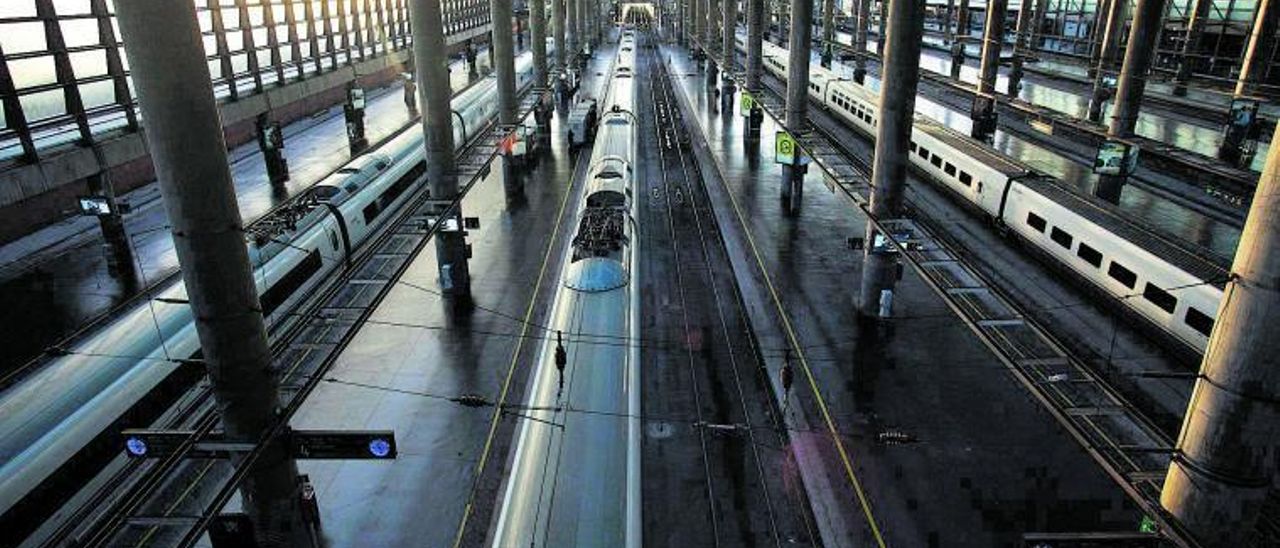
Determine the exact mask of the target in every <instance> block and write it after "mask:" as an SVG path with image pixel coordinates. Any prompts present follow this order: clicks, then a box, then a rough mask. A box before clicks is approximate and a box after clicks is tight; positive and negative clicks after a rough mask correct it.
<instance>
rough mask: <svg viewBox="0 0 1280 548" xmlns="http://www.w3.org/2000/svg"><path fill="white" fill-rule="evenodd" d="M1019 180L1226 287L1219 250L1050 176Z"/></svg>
mask: <svg viewBox="0 0 1280 548" xmlns="http://www.w3.org/2000/svg"><path fill="white" fill-rule="evenodd" d="M1018 182H1019V183H1021V184H1022V185H1024V186H1026V187H1027V188H1030V189H1031V190H1034V191H1035V192H1036V193H1038V194H1040V195H1041V196H1044V197H1045V198H1048V199H1050V200H1053V201H1054V202H1055V203H1057V204H1058V205H1061V206H1063V207H1065V208H1067V209H1070V210H1071V211H1072V212H1075V213H1076V214H1078V215H1080V216H1081V217H1084V218H1085V219H1087V220H1089V221H1090V222H1092V223H1094V224H1096V225H1098V226H1101V227H1103V228H1105V229H1107V231H1109V232H1111V233H1112V234H1115V235H1117V236H1119V237H1121V238H1124V239H1125V240H1126V241H1128V242H1129V243H1132V244H1134V245H1136V246H1138V247H1140V248H1142V249H1144V250H1146V251H1148V252H1150V253H1152V254H1154V255H1155V256H1157V257H1160V258H1161V259H1164V260H1165V261H1168V263H1169V264H1171V265H1173V266H1175V267H1178V268H1179V269H1180V270H1182V271H1183V272H1186V273H1187V274H1191V275H1192V276H1195V277H1197V278H1199V279H1201V280H1207V281H1211V282H1212V284H1213V286H1214V287H1218V288H1223V287H1226V277H1227V273H1228V272H1230V269H1231V265H1230V263H1229V262H1228V261H1227V260H1226V259H1223V258H1222V257H1219V256H1218V255H1217V254H1215V253H1213V252H1211V251H1209V250H1207V249H1204V248H1202V247H1200V246H1198V245H1196V244H1194V243H1191V242H1184V241H1175V240H1173V239H1172V238H1171V237H1168V236H1163V235H1161V234H1157V233H1156V232H1154V231H1152V230H1151V229H1149V228H1146V227H1143V226H1141V225H1139V224H1137V223H1134V222H1132V221H1130V220H1129V219H1127V218H1126V217H1124V216H1123V214H1122V213H1121V212H1120V211H1118V210H1117V209H1116V207H1115V206H1114V205H1111V204H1109V203H1106V202H1103V201H1102V200H1100V199H1098V198H1095V197H1092V196H1083V195H1081V194H1080V193H1079V192H1076V191H1073V190H1071V189H1067V188H1064V187H1063V186H1062V185H1061V184H1060V183H1058V182H1057V181H1056V180H1054V179H1052V178H1050V177H1047V176H1036V177H1028V178H1026V179H1022V180H1019V181H1018Z"/></svg>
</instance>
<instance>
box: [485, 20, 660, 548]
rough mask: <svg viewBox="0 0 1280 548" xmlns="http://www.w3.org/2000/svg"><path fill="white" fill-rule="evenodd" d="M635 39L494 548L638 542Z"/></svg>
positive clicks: (618, 79) (597, 151) (616, 77)
mask: <svg viewBox="0 0 1280 548" xmlns="http://www.w3.org/2000/svg"><path fill="white" fill-rule="evenodd" d="M636 46H637V42H636V38H635V36H634V33H633V32H632V31H624V33H623V36H622V37H621V39H620V41H619V44H618V52H617V56H616V58H615V59H614V67H613V70H612V71H611V72H610V73H609V74H610V78H609V80H608V86H609V88H608V90H607V95H608V96H607V98H606V100H605V101H604V102H603V103H602V105H603V108H602V110H601V112H602V113H603V114H602V116H601V120H600V124H599V130H598V132H597V135H596V140H595V146H594V147H593V148H592V151H591V158H590V163H589V164H588V165H589V167H588V168H587V181H586V183H585V187H584V190H583V195H584V198H583V200H582V201H581V203H580V204H579V209H578V211H579V213H578V227H577V231H576V232H575V234H574V236H573V240H572V242H571V247H570V249H569V250H568V252H567V254H566V257H565V266H564V268H563V270H562V271H561V274H560V278H559V280H560V286H559V288H558V289H557V291H556V293H555V300H554V303H553V304H552V308H551V315H550V320H549V324H548V327H549V329H548V331H547V332H546V333H545V334H544V335H545V336H546V337H547V338H546V340H545V342H544V344H543V345H542V348H541V350H540V352H539V353H538V359H537V361H536V362H535V365H534V371H533V381H532V382H533V384H532V385H530V391H529V396H528V398H527V401H526V404H527V406H528V407H527V409H529V411H525V412H524V413H525V416H524V418H521V419H519V421H520V422H519V424H518V425H517V427H516V434H515V435H516V445H515V453H514V455H513V457H512V468H511V472H510V474H509V475H508V476H507V480H506V485H505V489H504V495H503V499H502V506H501V509H500V510H499V512H498V514H497V518H496V519H497V525H496V527H495V528H494V529H493V537H492V545H493V546H495V547H500V548H507V547H511V546H523V547H538V548H542V547H559V546H617V547H624V546H625V547H639V546H640V536H641V534H640V420H639V412H640V392H639V391H640V371H639V367H640V350H639V345H638V344H634V343H632V342H631V341H636V340H638V338H637V337H638V335H639V324H638V321H639V284H638V283H637V278H636V276H637V273H638V270H637V265H638V263H637V253H636V250H635V247H634V246H635V245H636V244H637V243H638V242H639V238H638V227H637V226H636V210H635V208H636V205H635V191H634V186H635V176H636V175H637V173H638V169H637V164H636V162H637V160H638V158H639V157H638V146H639V143H638V141H637V139H638V138H639V136H638V132H639V127H638V125H639V121H638V120H637V119H636V117H635V115H634V114H633V112H634V105H635V104H636V97H635V95H636V89H637V84H636V81H635V78H636V74H635V70H636V53H637V50H636ZM558 339H559V341H563V342H558ZM560 358H562V359H560ZM558 363H559V364H563V369H558V367H557V365H558ZM552 409H559V410H558V411H555V410H552ZM584 410H589V412H585V413H584V412H581V411H584Z"/></svg>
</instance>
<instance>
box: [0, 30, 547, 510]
mask: <svg viewBox="0 0 1280 548" xmlns="http://www.w3.org/2000/svg"><path fill="white" fill-rule="evenodd" d="M548 47H551V44H548ZM516 79H517V82H516V86H517V89H520V88H522V87H524V86H525V85H527V84H528V83H529V82H531V81H532V79H533V60H532V54H529V53H525V54H524V55H522V56H520V57H519V58H518V59H517V61H516ZM496 97H497V80H496V78H495V77H493V76H490V77H488V78H486V79H485V80H482V81H480V82H477V83H476V84H474V85H472V86H471V87H469V88H468V89H467V90H465V91H463V92H462V93H460V94H458V95H456V96H455V97H454V98H453V99H452V102H451V105H452V107H453V115H454V119H455V120H454V125H453V137H454V143H455V144H456V145H457V146H458V147H462V146H463V145H465V144H466V143H467V141H468V140H469V139H471V138H472V137H474V133H475V132H476V131H477V130H478V129H480V128H483V127H485V126H486V125H487V124H488V123H489V121H491V120H493V119H494V116H495V114H496V112H497V101H496ZM422 141H423V136H422V132H421V131H416V130H415V128H410V129H409V130H406V131H403V132H402V133H401V134H400V135H398V136H396V137H395V138H393V139H391V140H390V141H389V142H387V143H385V144H383V145H382V146H380V147H378V148H377V149H376V150H374V151H371V152H369V153H366V154H364V155H362V156H359V157H357V158H355V159H353V160H352V161H351V162H350V163H348V164H347V165H346V166H344V167H342V168H341V169H339V170H337V171H336V172H335V173H333V174H331V175H329V176H328V177H326V178H325V179H323V180H321V181H320V182H319V183H318V184H316V185H315V186H314V187H313V188H312V189H311V190H310V191H309V192H308V194H306V195H305V196H303V197H302V198H301V199H299V200H296V201H295V202H292V203H291V205H289V206H286V208H284V209H282V210H278V212H279V213H280V214H281V215H284V216H286V217H289V218H288V219H287V220H286V221H285V222H281V223H279V224H278V225H277V226H271V223H267V222H264V223H256V224H255V225H254V226H251V227H250V228H249V229H248V230H247V231H246V240H247V245H248V247H249V254H250V261H251V262H252V264H253V265H254V272H253V276H254V280H255V282H256V284H257V289H258V294H259V297H260V302H261V305H262V309H263V314H264V315H265V316H266V319H267V322H268V325H270V326H273V327H279V326H281V325H283V322H284V321H285V320H286V319H287V318H289V315H290V311H291V310H292V309H293V308H294V307H295V306H296V305H297V304H298V301H300V300H302V299H303V296H304V295H306V294H308V293H309V292H310V291H311V290H312V289H313V288H315V287H316V286H317V285H318V284H319V283H321V281H322V280H324V279H326V278H327V277H328V276H327V275H328V274H329V273H330V272H332V271H334V270H335V269H337V268H339V267H340V266H341V265H342V264H343V263H344V262H345V260H346V259H347V258H348V257H349V255H350V254H351V252H352V249H353V248H355V247H358V246H360V245H361V244H362V243H363V242H364V241H365V240H366V239H367V238H369V236H370V235H371V234H374V233H376V232H377V228H378V227H379V226H380V225H381V224H383V223H385V222H386V221H387V219H389V218H391V217H392V215H391V214H390V212H392V211H394V210H395V209H397V208H398V207H399V206H400V205H401V204H402V203H403V202H404V201H406V200H407V198H408V197H409V196H411V195H413V194H414V193H415V192H416V191H417V190H418V188H420V186H421V185H422V184H424V177H423V173H424V172H425V169H426V158H425V152H424V150H423V143H422ZM326 203H327V204H328V205H326ZM329 206H334V207H329ZM185 303H186V290H185V288H184V286H183V284H181V283H177V282H175V283H172V284H170V285H168V286H167V287H165V288H163V289H159V290H157V291H156V292H155V293H154V294H153V295H152V298H151V299H150V300H149V301H144V302H141V303H139V304H137V305H135V306H134V307H133V308H132V309H130V310H127V311H125V312H123V313H122V314H121V315H120V316H119V317H118V318H116V319H115V320H114V321H113V322H112V323H111V324H110V325H107V326H105V327H103V328H101V329H99V330H97V331H96V332H94V333H92V334H91V335H89V336H87V337H83V338H82V339H81V340H78V341H75V342H73V343H70V344H68V346H66V347H65V351H63V352H60V354H62V355H60V356H57V357H54V358H52V359H49V360H48V361H47V362H46V363H43V364H40V368H39V370H38V371H37V372H36V373H34V374H32V375H31V376H30V377H29V378H26V379H24V380H22V381H21V382H20V383H19V384H17V385H15V386H13V387H10V388H9V389H7V390H6V391H5V392H4V393H3V394H0V514H3V515H5V520H6V521H7V520H8V519H10V518H11V517H12V516H9V515H7V513H8V512H9V511H10V509H12V508H13V507H14V505H15V504H17V503H19V502H20V501H21V500H22V499H23V498H24V497H25V496H26V495H27V494H28V493H30V492H31V491H32V490H33V489H35V488H36V487H37V486H39V485H41V483H42V482H45V480H46V479H48V478H50V476H51V475H52V474H54V473H55V472H56V471H58V470H59V468H60V467H63V466H64V464H66V463H67V462H68V460H69V459H71V458H72V456H74V455H76V454H77V453H79V452H80V451H81V450H82V449H84V448H85V447H86V445H88V444H90V443H91V442H94V441H95V440H99V439H101V438H100V436H110V435H114V434H115V433H117V432H118V430H119V429H120V428H121V425H120V424H118V423H117V421H119V420H120V418H121V417H123V416H125V414H126V412H128V411H129V410H130V409H131V408H133V407H134V405H135V404H136V403H138V402H139V401H141V400H143V399H144V397H146V396H147V395H148V394H149V393H151V391H152V390H153V389H155V388H156V387H157V386H158V385H160V384H161V383H162V382H164V381H165V379H166V378H168V377H170V375H172V374H174V373H175V371H177V370H178V369H179V368H180V367H190V366H184V365H179V363H178V360H185V359H188V358H191V357H192V356H194V355H195V354H196V353H197V352H198V351H199V344H200V343H199V340H198V338H197V336H196V331H195V326H194V323H193V322H192V320H191V313H190V308H189V307H188V306H187V305H186V304H185ZM197 367H199V366H198V365H197ZM132 426H138V425H132ZM99 443H100V442H99Z"/></svg>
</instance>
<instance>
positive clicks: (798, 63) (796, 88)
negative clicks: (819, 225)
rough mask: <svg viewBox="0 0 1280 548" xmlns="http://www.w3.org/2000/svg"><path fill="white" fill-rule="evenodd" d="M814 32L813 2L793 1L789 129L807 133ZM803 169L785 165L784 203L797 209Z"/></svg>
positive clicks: (788, 68)
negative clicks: (810, 63)
mask: <svg viewBox="0 0 1280 548" xmlns="http://www.w3.org/2000/svg"><path fill="white" fill-rule="evenodd" d="M812 33H813V1H812V0H793V1H792V2H791V40H790V44H789V45H790V50H789V51H790V59H789V61H790V62H789V65H788V67H787V104H786V110H787V129H788V130H789V131H791V132H792V133H793V134H800V133H804V132H805V131H806V130H807V128H808V125H809V119H808V116H809V56H810V54H811V51H812V50H811V49H810V43H812ZM803 182H804V168H802V167H800V166H791V165H786V164H783V166H782V185H781V186H782V201H783V204H784V206H785V207H789V208H791V209H792V210H795V208H796V207H798V206H799V202H800V194H801V190H802V183H803Z"/></svg>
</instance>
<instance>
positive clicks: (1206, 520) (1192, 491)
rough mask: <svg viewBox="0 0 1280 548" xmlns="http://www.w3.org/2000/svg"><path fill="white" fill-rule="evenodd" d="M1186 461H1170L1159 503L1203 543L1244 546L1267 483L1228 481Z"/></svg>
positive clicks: (1253, 524)
mask: <svg viewBox="0 0 1280 548" xmlns="http://www.w3.org/2000/svg"><path fill="white" fill-rule="evenodd" d="M1188 464H1189V463H1186V462H1184V461H1183V460H1182V459H1181V458H1177V459H1174V461H1173V462H1172V463H1171V464H1170V465H1169V474H1168V476H1166V477H1165V480H1164V487H1163V489H1162V490H1161V493H1160V506H1163V507H1164V509H1165V510H1168V511H1169V513H1170V514H1172V515H1173V516H1174V517H1175V518H1176V519H1177V520H1178V522H1180V523H1181V524H1182V525H1183V526H1184V527H1186V529H1187V530H1188V531H1190V532H1191V533H1192V535H1193V536H1194V537H1195V538H1196V540H1199V541H1200V542H1202V543H1204V545H1205V546H1244V545H1245V539H1246V537H1247V535H1248V534H1249V533H1250V532H1251V531H1253V528H1254V527H1255V523H1256V522H1257V519H1258V510H1259V508H1260V507H1261V506H1262V503H1263V500H1264V499H1265V498H1266V495H1267V490H1268V489H1269V487H1270V486H1269V485H1267V484H1263V485H1259V486H1252V487H1251V486H1236V485H1230V484H1228V483H1224V482H1223V481H1221V480H1220V478H1216V477H1212V476H1210V475H1208V474H1205V473H1203V472H1200V471H1198V470H1197V469H1195V468H1192V467H1190V466H1189V465H1188Z"/></svg>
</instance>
